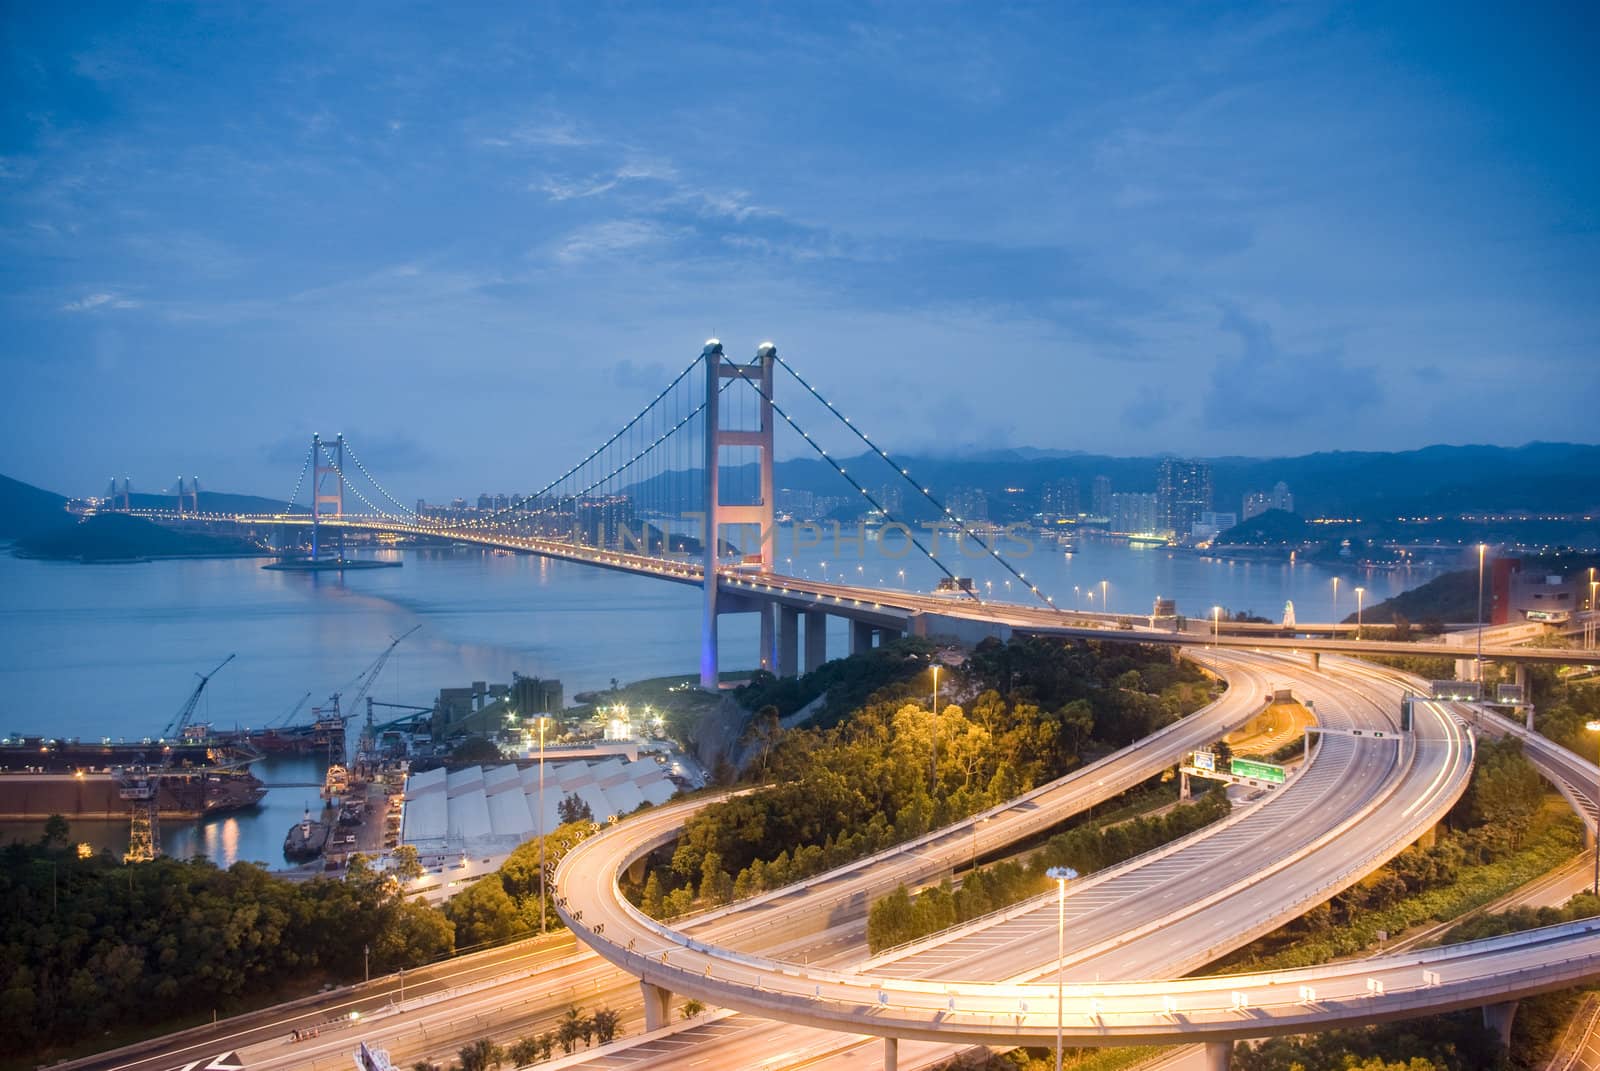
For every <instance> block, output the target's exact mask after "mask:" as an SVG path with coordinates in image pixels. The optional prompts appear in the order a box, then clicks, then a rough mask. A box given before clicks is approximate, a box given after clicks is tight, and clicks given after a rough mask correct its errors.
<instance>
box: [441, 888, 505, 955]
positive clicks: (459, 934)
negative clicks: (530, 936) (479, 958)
mask: <svg viewBox="0 0 1600 1071" xmlns="http://www.w3.org/2000/svg"><path fill="white" fill-rule="evenodd" d="M444 913H445V917H446V918H448V919H449V920H450V921H451V922H453V923H455V927H456V934H455V936H456V942H457V944H459V945H460V946H461V947H463V948H470V947H472V946H473V945H481V944H492V943H494V942H497V941H505V940H508V939H510V938H511V937H514V936H515V935H516V934H517V933H519V932H521V930H522V929H523V924H522V916H521V915H520V914H519V913H518V911H517V905H516V904H514V903H512V902H511V897H509V896H507V895H506V887H505V886H504V885H503V884H501V882H500V876H499V875H498V874H487V875H485V876H484V877H482V878H480V879H478V880H477V881H475V882H473V883H472V884H471V885H469V886H467V888H466V889H465V890H463V891H461V892H459V893H457V894H456V895H455V896H454V897H453V898H451V900H450V901H449V902H448V903H446V904H445V907H444Z"/></svg>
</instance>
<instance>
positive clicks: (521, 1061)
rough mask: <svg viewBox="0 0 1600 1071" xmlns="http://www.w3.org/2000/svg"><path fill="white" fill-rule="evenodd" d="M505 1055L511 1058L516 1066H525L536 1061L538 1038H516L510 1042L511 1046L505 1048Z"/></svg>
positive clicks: (537, 1057)
mask: <svg viewBox="0 0 1600 1071" xmlns="http://www.w3.org/2000/svg"><path fill="white" fill-rule="evenodd" d="M506 1055H507V1056H508V1057H509V1058H510V1059H511V1062H512V1063H513V1064H515V1065H516V1066H518V1067H526V1066H527V1065H528V1064H532V1063H538V1062H539V1039H538V1038H518V1039H517V1040H516V1041H515V1042H513V1043H512V1044H511V1047H510V1048H508V1049H507V1050H506Z"/></svg>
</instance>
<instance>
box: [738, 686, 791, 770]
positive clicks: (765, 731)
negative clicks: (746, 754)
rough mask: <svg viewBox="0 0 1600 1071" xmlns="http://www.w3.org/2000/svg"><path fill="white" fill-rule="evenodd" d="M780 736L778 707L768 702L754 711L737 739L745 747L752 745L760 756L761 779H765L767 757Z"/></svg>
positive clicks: (780, 726)
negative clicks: (742, 733) (741, 734)
mask: <svg viewBox="0 0 1600 1071" xmlns="http://www.w3.org/2000/svg"><path fill="white" fill-rule="evenodd" d="M782 736H783V725H782V723H781V722H780V721H779V720H778V708H777V707H775V706H773V705H772V704H770V703H769V704H767V705H766V706H764V707H762V708H761V709H760V710H758V711H756V712H755V715H754V716H753V717H752V718H751V719H750V724H749V725H747V726H745V730H744V735H743V736H742V737H741V738H740V740H739V742H740V743H741V744H744V745H745V746H746V747H754V748H755V749H756V752H757V754H759V755H760V756H761V773H760V777H761V780H763V781H765V780H766V779H767V759H768V757H769V756H770V755H771V754H772V749H773V748H774V747H776V746H777V744H778V741H779V740H780V739H781V738H782Z"/></svg>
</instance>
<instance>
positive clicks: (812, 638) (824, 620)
mask: <svg viewBox="0 0 1600 1071" xmlns="http://www.w3.org/2000/svg"><path fill="white" fill-rule="evenodd" d="M827 660H828V615H827V614H825V613H823V612H822V611H821V610H807V611H806V672H807V673H810V672H811V671H812V670H814V669H816V668H817V667H818V666H820V665H822V663H824V662H826V661H827Z"/></svg>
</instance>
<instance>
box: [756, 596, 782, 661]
mask: <svg viewBox="0 0 1600 1071" xmlns="http://www.w3.org/2000/svg"><path fill="white" fill-rule="evenodd" d="M777 610H778V607H777V604H776V603H770V602H764V603H762V604H761V652H760V657H761V668H762V669H764V670H766V671H767V672H768V673H776V672H778V637H777V629H776V627H775V625H776V622H775V621H774V620H773V615H774V614H776V613H777Z"/></svg>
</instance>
